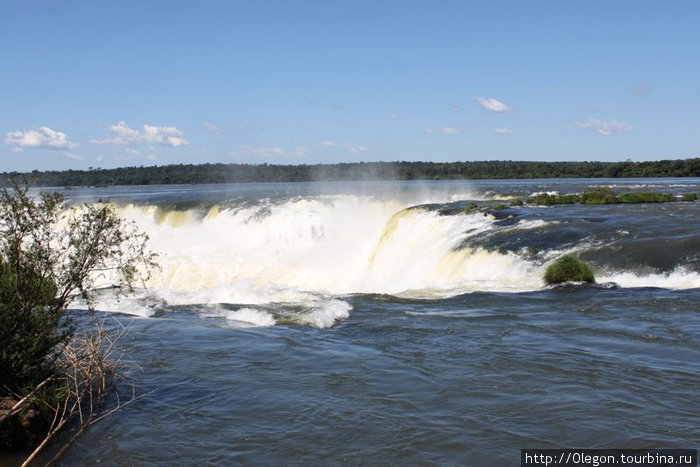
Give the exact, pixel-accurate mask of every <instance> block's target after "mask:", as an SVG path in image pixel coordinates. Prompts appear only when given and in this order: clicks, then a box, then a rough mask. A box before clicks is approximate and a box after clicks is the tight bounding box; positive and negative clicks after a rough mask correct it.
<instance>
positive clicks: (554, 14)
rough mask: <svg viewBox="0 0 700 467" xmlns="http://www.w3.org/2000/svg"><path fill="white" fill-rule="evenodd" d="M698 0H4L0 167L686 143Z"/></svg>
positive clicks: (641, 148)
mask: <svg viewBox="0 0 700 467" xmlns="http://www.w3.org/2000/svg"><path fill="white" fill-rule="evenodd" d="M698 24H700V2H697V1H695V0H693V1H689V0H686V1H683V0H677V1H669V2H662V1H653V2H651V1H643V0H635V1H619V0H615V1H613V0H610V1H603V0H600V1H597V0H596V1H594V0H590V1H574V0H572V1H562V0H556V1H546V0H542V1H493V0H492V1H467V0H461V1H437V0H434V1H411V0H403V1H380V0H374V1H362V0H353V1H293V0H287V1H264V0H257V1H253V0H248V1H235V0H231V1H202V2H194V1H188V2H181V1H167V2H165V1H143V0H142V1H129V0H121V1H119V2H108V1H87V0H86V1H71V0H55V1H6V2H3V3H2V5H1V6H0V64H1V65H0V109H1V111H0V136H1V137H2V141H0V161H2V164H1V165H0V171H13V170H18V171H25V170H33V169H39V170H53V169H83V168H88V167H103V168H108V167H119V166H134V165H154V164H157V165H163V164H171V163H176V164H179V163H205V162H245V163H263V162H267V163H285V164H299V163H304V164H312V163H333V162H351V161H376V160H431V161H457V160H491V159H512V160H601V161H617V160H625V159H632V160H658V159H663V158H686V157H697V156H698V152H699V150H698V149H699V147H698V146H699V142H700V137H698V135H700V112H699V109H700V27H698Z"/></svg>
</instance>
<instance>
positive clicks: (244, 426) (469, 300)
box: [61, 179, 700, 466]
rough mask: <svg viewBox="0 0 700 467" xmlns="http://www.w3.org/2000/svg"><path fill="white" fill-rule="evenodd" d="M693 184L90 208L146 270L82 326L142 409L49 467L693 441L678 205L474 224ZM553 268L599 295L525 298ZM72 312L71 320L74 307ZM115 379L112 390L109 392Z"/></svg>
mask: <svg viewBox="0 0 700 467" xmlns="http://www.w3.org/2000/svg"><path fill="white" fill-rule="evenodd" d="M597 186H612V187H613V189H614V190H616V191H618V192H628V191H662V192H669V193H674V194H677V195H681V194H683V193H691V192H700V180H699V179H643V180H528V181H523V180H509V181H448V182H444V181H440V182H373V183H303V184H238V185H204V186H156V187H116V188H105V189H93V190H72V191H70V192H69V197H70V198H71V199H72V200H74V201H88V202H91V201H97V200H102V201H104V200H107V199H108V200H110V201H111V202H113V203H114V204H115V205H116V206H117V209H118V211H119V213H120V214H121V215H122V216H124V217H126V218H129V219H132V220H134V221H135V222H136V223H137V225H138V226H139V227H140V228H141V229H142V230H144V231H146V232H147V233H148V234H149V235H150V237H151V246H152V248H153V249H154V250H155V251H157V252H159V254H160V262H161V265H162V270H161V271H159V272H157V273H156V274H155V275H154V277H153V278H152V279H151V281H150V282H149V283H148V289H147V290H141V291H138V292H137V294H136V295H135V296H133V297H131V298H127V299H124V300H121V301H119V302H117V301H114V300H112V299H110V298H109V297H108V296H106V295H105V296H104V297H102V298H101V300H100V301H99V302H98V309H100V310H103V311H108V312H110V313H113V314H114V316H117V317H119V318H120V319H121V320H122V321H123V322H127V323H129V325H130V332H129V334H128V335H127V337H125V338H124V339H123V340H122V346H123V350H124V359H125V360H126V361H128V362H130V363H131V365H132V367H133V370H132V372H131V380H130V381H131V382H132V383H133V384H134V385H135V387H136V391H137V393H138V394H146V396H145V397H143V398H142V399H140V400H138V401H136V402H135V403H133V404H131V405H128V406H126V407H124V408H123V409H122V410H121V411H119V412H117V413H116V414H114V415H112V416H110V417H109V418H106V419H104V420H103V421H101V422H99V423H97V424H96V425H94V426H92V427H91V428H90V429H89V430H88V431H87V432H86V433H85V434H84V435H83V436H82V437H81V438H80V439H79V440H78V441H77V443H76V444H74V445H73V446H72V447H71V448H70V449H69V451H68V452H67V453H66V455H65V456H64V457H63V459H62V461H61V465H93V464H98V463H99V464H101V465H232V464H245V465H474V466H487V465H488V466H512V465H517V463H518V459H519V458H520V451H519V450H520V449H521V448H650V447H659V448H695V447H697V446H698V444H700V430H699V428H700V425H699V424H698V419H699V416H700V391H698V387H700V235H699V232H700V203H699V202H673V203H664V204H638V205H604V206H583V205H572V206H553V207H528V206H519V207H518V206H516V207H508V208H507V209H494V210H489V211H487V212H482V211H479V210H476V211H475V210H471V211H470V210H469V206H470V204H471V203H476V204H477V205H479V206H480V207H490V208H493V207H495V206H497V205H499V204H509V203H510V201H511V200H512V199H514V198H518V197H524V196H528V195H531V194H533V193H538V192H560V193H576V192H581V191H584V190H586V189H589V188H590V187H597ZM565 253H574V254H576V255H577V256H579V257H580V258H582V259H584V260H586V261H587V262H589V264H590V265H591V267H592V268H593V270H594V273H595V275H596V280H597V284H595V285H580V284H567V285H563V286H557V287H551V286H545V284H544V283H543V281H542V275H543V272H544V270H545V268H546V266H547V265H548V264H549V263H551V262H552V261H553V260H555V259H556V258H557V257H559V256H561V255H562V254H565ZM76 313H79V311H76ZM123 384H124V391H125V392H126V393H128V391H129V389H128V388H127V386H126V383H123Z"/></svg>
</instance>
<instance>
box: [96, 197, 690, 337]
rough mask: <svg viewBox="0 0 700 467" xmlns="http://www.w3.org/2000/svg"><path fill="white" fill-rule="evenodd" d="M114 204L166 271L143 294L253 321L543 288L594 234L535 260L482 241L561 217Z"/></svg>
mask: <svg viewBox="0 0 700 467" xmlns="http://www.w3.org/2000/svg"><path fill="white" fill-rule="evenodd" d="M465 196H467V194H466V193H465ZM470 196H471V195H470ZM447 199H449V197H447ZM118 211H119V214H120V215H121V216H122V217H124V218H126V219H131V220H133V221H134V222H135V223H136V224H137V225H138V226H139V228H141V229H142V230H144V231H145V232H146V233H147V234H148V235H149V237H150V239H151V247H152V248H153V249H154V250H155V251H156V252H158V253H159V255H160V258H159V262H160V264H161V266H162V269H161V270H160V271H156V272H155V273H154V274H153V277H152V278H151V280H150V281H149V282H148V284H147V285H148V289H149V293H150V294H152V295H151V296H150V297H151V298H152V300H151V301H155V302H156V303H157V302H158V301H163V302H165V303H167V304H168V305H197V304H222V303H228V304H238V305H241V306H243V307H242V308H240V309H237V310H236V311H231V310H228V311H227V313H228V315H227V319H230V320H231V321H238V322H244V323H249V324H250V325H272V324H274V323H279V322H280V321H284V322H288V321H291V322H298V323H302V324H309V325H313V326H318V327H326V326H330V325H332V324H333V323H334V322H336V321H337V320H338V319H343V318H346V317H347V316H348V314H349V312H350V305H348V304H347V303H346V302H344V301H342V300H334V299H333V297H342V296H343V295H346V294H353V293H384V294H394V295H400V296H404V297H414V298H441V297H449V296H454V295H459V294H463V293H468V292H474V291H502V292H521V291H530V290H537V289H540V288H541V287H543V286H544V283H543V281H542V274H543V272H544V268H545V267H546V264H542V263H541V261H542V259H544V260H546V261H547V262H549V261H550V260H554V259H555V258H556V257H558V256H560V255H561V254H564V253H577V252H580V251H584V250H585V249H587V248H592V247H594V246H595V245H594V244H595V243H596V241H599V240H596V241H594V240H593V239H586V238H582V239H581V241H579V242H575V243H573V244H568V245H561V246H560V247H559V248H553V249H550V250H547V251H544V252H543V253H542V254H541V255H540V260H539V262H533V261H534V260H527V259H525V258H527V257H528V256H527V255H525V254H518V253H517V252H499V251H495V250H487V249H484V248H480V247H478V244H479V237H480V236H482V235H484V234H486V233H489V232H493V231H494V230H496V229H502V230H513V229H515V230H524V231H526V230H534V229H539V228H542V227H545V226H547V225H551V224H556V223H558V221H552V220H549V221H545V220H542V219H522V220H519V222H517V223H516V224H511V225H503V226H501V225H499V223H498V221H497V220H496V219H495V218H494V217H493V216H492V215H486V214H484V213H481V212H473V211H472V212H468V211H465V212H460V211H456V212H452V213H450V215H445V213H441V212H439V211H438V210H436V209H435V207H434V206H431V205H427V204H426V205H418V206H414V205H412V204H410V203H409V202H406V201H404V202H402V201H401V200H399V199H376V198H373V197H371V196H352V195H339V196H315V197H310V198H304V197H297V198H291V199H286V200H282V201H277V202H273V201H270V200H257V201H255V202H247V203H240V204H238V205H233V206H228V205H215V206H209V207H206V208H194V209H188V210H169V209H166V208H163V207H159V206H152V205H147V206H137V205H133V204H130V205H126V206H122V207H120V208H118ZM467 239H469V245H470V247H466V246H465V245H466V242H465V240H467ZM597 279H598V281H599V282H608V281H610V282H616V283H618V284H620V285H621V286H623V287H639V286H658V287H667V288H694V287H700V280H699V277H698V273H696V272H692V271H688V270H684V269H683V270H681V269H679V270H677V271H674V272H673V273H671V274H668V275H663V274H659V275H646V276H643V275H641V276H640V275H636V274H634V273H632V272H618V273H614V274H602V275H601V276H600V277H597ZM328 297H330V298H328ZM138 303H139V306H138V307H137V308H136V309H137V310H141V311H137V313H139V314H142V315H148V314H149V313H152V309H153V308H154V307H155V306H156V305H154V304H153V303H149V302H148V300H141V302H138ZM144 303H145V304H144ZM268 304H304V306H305V307H306V308H305V309H304V310H303V311H297V312H294V313H291V314H290V313H286V312H284V311H279V310H275V309H272V310H262V311H261V310H259V309H258V308H256V307H257V306H263V305H268ZM105 307H106V308H107V309H113V308H117V309H120V311H121V310H123V309H125V308H126V307H124V306H122V304H116V305H115V304H110V303H105V304H104V307H103V308H105ZM273 308H274V307H273ZM256 310H257V311H256ZM132 312H133V311H132Z"/></svg>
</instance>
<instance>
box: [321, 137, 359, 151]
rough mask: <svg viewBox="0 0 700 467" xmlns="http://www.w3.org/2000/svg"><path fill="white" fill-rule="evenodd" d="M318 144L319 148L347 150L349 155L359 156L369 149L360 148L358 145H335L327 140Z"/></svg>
mask: <svg viewBox="0 0 700 467" xmlns="http://www.w3.org/2000/svg"><path fill="white" fill-rule="evenodd" d="M318 144H319V145H321V146H324V147H327V148H341V149H347V150H348V152H349V153H350V154H361V153H364V152H367V151H369V148H368V147H367V146H362V145H359V144H345V143H336V142H335V141H329V140H326V141H321V142H320V143H318Z"/></svg>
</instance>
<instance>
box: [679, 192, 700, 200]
mask: <svg viewBox="0 0 700 467" xmlns="http://www.w3.org/2000/svg"><path fill="white" fill-rule="evenodd" d="M697 200H698V194H697V193H687V194H685V195H683V196H681V201H697Z"/></svg>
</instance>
